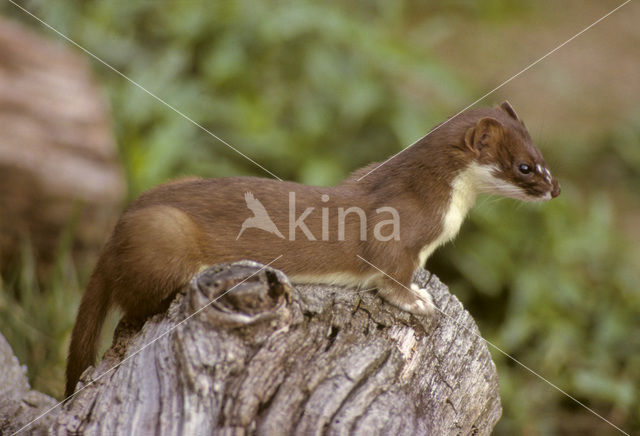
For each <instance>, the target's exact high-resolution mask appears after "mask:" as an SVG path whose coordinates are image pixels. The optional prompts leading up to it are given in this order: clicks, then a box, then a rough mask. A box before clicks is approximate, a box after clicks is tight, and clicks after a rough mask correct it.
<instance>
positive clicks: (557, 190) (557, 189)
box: [551, 180, 560, 198]
mask: <svg viewBox="0 0 640 436" xmlns="http://www.w3.org/2000/svg"><path fill="white" fill-rule="evenodd" d="M558 195H560V184H559V183H558V181H557V180H554V181H553V189H552V190H551V197H552V198H556V197H557V196H558Z"/></svg>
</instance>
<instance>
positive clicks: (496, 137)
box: [464, 101, 560, 201]
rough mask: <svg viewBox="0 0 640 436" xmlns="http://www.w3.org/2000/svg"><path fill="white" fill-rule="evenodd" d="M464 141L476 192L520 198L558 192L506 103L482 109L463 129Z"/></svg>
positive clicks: (548, 196) (544, 197) (541, 198)
mask: <svg viewBox="0 0 640 436" xmlns="http://www.w3.org/2000/svg"><path fill="white" fill-rule="evenodd" d="M487 115H488V116H487ZM464 143H465V146H466V147H467V149H468V150H469V151H470V152H471V155H472V156H473V157H472V165H473V168H475V172H476V183H477V188H478V191H479V192H484V193H488V194H499V195H503V196H506V197H511V198H516V199H519V200H524V201H544V200H550V199H551V198H553V197H557V196H558V195H560V185H559V184H558V181H557V180H556V179H555V178H554V177H553V175H552V174H551V172H550V171H549V169H548V168H547V164H546V163H545V161H544V158H543V157H542V153H540V150H538V148H537V147H536V146H535V145H534V144H533V141H532V140H531V136H530V135H529V132H528V131H527V129H526V127H525V125H524V123H523V122H522V121H521V120H520V118H519V117H518V115H517V114H516V112H515V110H513V108H512V107H511V105H510V104H509V102H507V101H505V102H504V103H502V104H501V105H500V107H499V108H494V109H491V110H490V112H488V113H487V112H484V113H483V116H482V117H481V118H479V119H478V120H477V121H476V122H475V125H473V126H472V127H470V128H468V129H467V131H466V133H465V136H464Z"/></svg>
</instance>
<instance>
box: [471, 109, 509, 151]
mask: <svg viewBox="0 0 640 436" xmlns="http://www.w3.org/2000/svg"><path fill="white" fill-rule="evenodd" d="M501 138H502V123H500V121H498V120H496V119H495V118H491V117H485V118H481V119H480V120H478V122H477V123H476V125H475V126H474V127H471V128H469V129H468V130H467V132H466V133H465V135H464V143H465V144H466V146H467V148H469V150H471V151H473V152H474V153H475V154H476V155H479V154H480V152H481V151H482V150H483V149H484V148H486V147H489V146H491V145H497V144H498V142H499V141H500V139H501Z"/></svg>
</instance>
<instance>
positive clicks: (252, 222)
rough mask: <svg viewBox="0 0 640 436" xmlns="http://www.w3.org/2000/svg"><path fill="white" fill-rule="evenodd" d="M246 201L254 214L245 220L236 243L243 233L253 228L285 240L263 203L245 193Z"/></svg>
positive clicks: (250, 193)
mask: <svg viewBox="0 0 640 436" xmlns="http://www.w3.org/2000/svg"><path fill="white" fill-rule="evenodd" d="M244 201H246V202H247V207H248V208H249V210H251V212H253V216H252V217H249V218H247V219H246V220H244V222H243V223H242V227H241V228H240V233H238V236H236V241H237V240H238V239H240V235H242V232H244V231H245V230H246V229H251V228H254V229H260V230H264V231H265V232H269V233H273V234H274V235H276V236H278V237H279V238H282V239H284V236H283V235H282V233H280V230H278V228H277V227H276V225H275V223H274V222H273V221H272V220H271V217H270V216H269V214H268V213H267V210H266V209H265V208H264V206H263V205H262V203H260V200H258V199H257V198H255V197H254V196H253V193H252V192H245V193H244Z"/></svg>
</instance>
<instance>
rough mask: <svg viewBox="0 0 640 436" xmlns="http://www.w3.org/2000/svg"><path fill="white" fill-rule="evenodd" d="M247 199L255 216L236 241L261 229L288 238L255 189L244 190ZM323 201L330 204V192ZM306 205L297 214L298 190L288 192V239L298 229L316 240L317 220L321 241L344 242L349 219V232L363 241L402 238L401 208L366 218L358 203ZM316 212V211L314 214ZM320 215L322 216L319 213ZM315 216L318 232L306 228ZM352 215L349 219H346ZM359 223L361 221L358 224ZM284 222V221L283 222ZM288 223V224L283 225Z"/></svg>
mask: <svg viewBox="0 0 640 436" xmlns="http://www.w3.org/2000/svg"><path fill="white" fill-rule="evenodd" d="M244 200H245V202H246V203H247V207H248V208H249V210H250V211H251V212H253V216H252V217H249V218H247V219H246V220H244V222H243V223H242V227H241V228H240V232H239V233H238V236H236V241H237V240H238V239H240V236H242V234H243V233H244V231H245V230H246V229H251V228H253V229H260V230H264V231H265V232H269V233H271V234H273V235H276V236H277V237H279V238H281V239H287V238H285V236H284V235H283V234H282V233H280V230H278V227H276V224H275V223H274V222H273V220H272V219H271V217H270V216H269V214H268V213H267V210H266V208H265V207H264V205H263V204H262V203H261V202H260V201H259V200H258V199H257V198H255V196H254V195H253V192H245V193H244ZM320 201H321V202H322V203H323V204H328V203H329V201H330V198H329V195H327V194H322V195H321V196H320ZM305 206H306V208H305V209H304V210H303V211H302V213H301V214H300V215H298V214H297V213H296V210H298V211H299V210H300V208H299V207H297V204H296V193H295V192H289V227H288V228H289V235H288V236H289V238H288V240H289V241H295V240H296V230H300V231H301V232H302V233H303V234H304V236H305V237H306V238H307V240H309V241H316V240H317V239H316V236H317V232H318V230H320V229H318V223H320V225H321V230H322V236H321V240H323V241H329V240H332V241H335V240H337V241H344V240H346V233H347V221H348V220H349V222H350V224H349V232H350V237H351V238H353V237H355V235H356V234H359V237H360V240H361V241H366V240H367V237H368V236H373V237H374V238H375V239H376V240H378V241H381V242H386V241H389V240H392V239H393V240H396V241H399V240H400V215H399V214H398V211H397V210H396V209H395V208H393V207H387V206H385V207H379V208H377V209H376V210H375V212H376V214H375V216H370V217H367V213H366V212H365V211H364V210H363V209H361V208H360V207H357V206H351V207H347V208H345V207H344V205H343V206H338V207H337V208H330V207H318V205H317V204H316V205H315V206H309V205H308V204H304V205H303V207H305ZM314 211H316V212H315V214H314ZM319 214H320V215H321V216H320V217H319V216H318V215H319ZM385 215H386V217H387V219H383V216H385ZM310 216H312V219H313V220H314V224H315V226H314V227H315V231H316V235H314V234H313V233H312V232H311V229H309V227H307V223H305V219H307V218H309V217H310ZM348 216H351V217H350V218H347V217H348ZM356 223H359V225H357V224H356ZM280 224H281V225H283V223H282V222H281V223H280ZM330 224H333V225H336V224H337V229H333V231H331V230H330V229H329V227H330ZM284 225H286V224H284Z"/></svg>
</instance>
